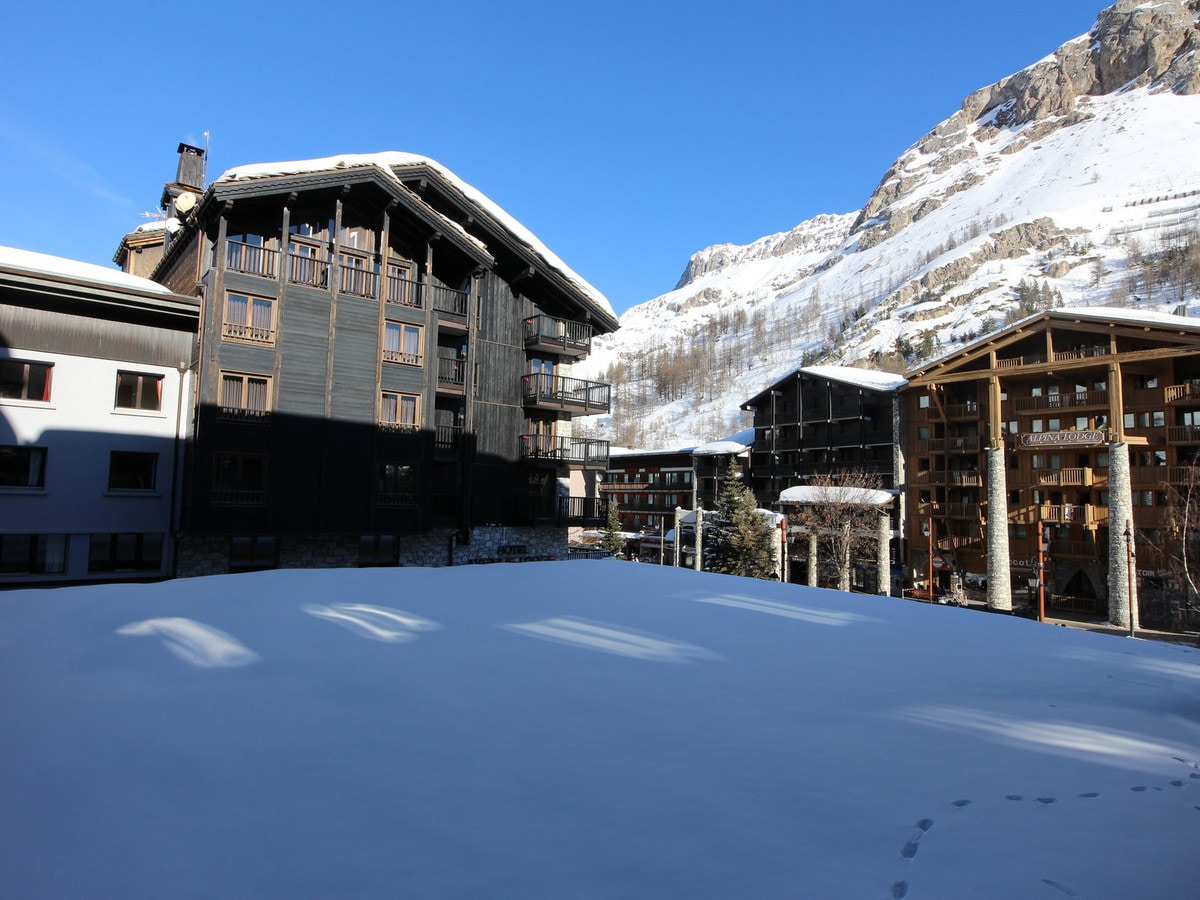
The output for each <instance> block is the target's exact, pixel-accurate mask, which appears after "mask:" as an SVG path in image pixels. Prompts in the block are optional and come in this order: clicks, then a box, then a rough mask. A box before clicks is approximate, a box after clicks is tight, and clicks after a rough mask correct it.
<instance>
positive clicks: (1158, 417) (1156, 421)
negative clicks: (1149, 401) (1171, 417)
mask: <svg viewBox="0 0 1200 900" xmlns="http://www.w3.org/2000/svg"><path fill="white" fill-rule="evenodd" d="M1150 424H1151V425H1152V426H1153V427H1155V428H1162V427H1164V426H1165V425H1166V424H1167V414H1166V413H1163V412H1152V413H1150Z"/></svg>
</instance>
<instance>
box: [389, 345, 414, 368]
mask: <svg viewBox="0 0 1200 900" xmlns="http://www.w3.org/2000/svg"><path fill="white" fill-rule="evenodd" d="M383 361H384V362H392V363H402V364H403V365H406V366H419V365H420V364H421V354H420V353H410V352H408V351H405V350H387V349H385V350H384V351H383Z"/></svg>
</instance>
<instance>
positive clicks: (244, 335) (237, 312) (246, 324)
mask: <svg viewBox="0 0 1200 900" xmlns="http://www.w3.org/2000/svg"><path fill="white" fill-rule="evenodd" d="M221 336H222V337H226V338H230V339H232V340H235V341H249V342H251V343H255V344H274V343H275V301H274V300H268V299H266V298H265V297H250V296H247V295H246V294H235V293H232V292H230V293H228V294H226V295H225V320H224V324H223V325H222V328H221Z"/></svg>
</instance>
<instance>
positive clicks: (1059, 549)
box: [1050, 541, 1096, 559]
mask: <svg viewBox="0 0 1200 900" xmlns="http://www.w3.org/2000/svg"><path fill="white" fill-rule="evenodd" d="M1050 555H1051V556H1058V557H1070V558H1072V559H1095V558H1096V543H1095V541H1051V542H1050Z"/></svg>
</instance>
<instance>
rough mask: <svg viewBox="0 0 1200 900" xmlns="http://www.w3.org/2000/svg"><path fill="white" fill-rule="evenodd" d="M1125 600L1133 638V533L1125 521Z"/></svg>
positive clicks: (1127, 521)
mask: <svg viewBox="0 0 1200 900" xmlns="http://www.w3.org/2000/svg"><path fill="white" fill-rule="evenodd" d="M1125 598H1126V599H1127V600H1128V601H1129V636H1130V637H1133V532H1132V531H1131V530H1130V528H1129V520H1128V519H1126V520H1125Z"/></svg>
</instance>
